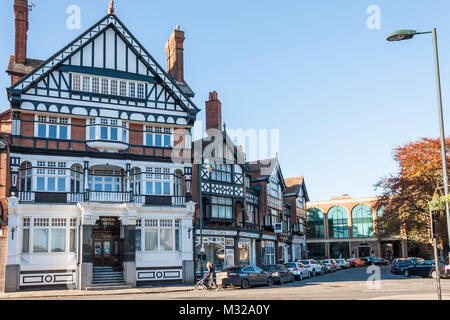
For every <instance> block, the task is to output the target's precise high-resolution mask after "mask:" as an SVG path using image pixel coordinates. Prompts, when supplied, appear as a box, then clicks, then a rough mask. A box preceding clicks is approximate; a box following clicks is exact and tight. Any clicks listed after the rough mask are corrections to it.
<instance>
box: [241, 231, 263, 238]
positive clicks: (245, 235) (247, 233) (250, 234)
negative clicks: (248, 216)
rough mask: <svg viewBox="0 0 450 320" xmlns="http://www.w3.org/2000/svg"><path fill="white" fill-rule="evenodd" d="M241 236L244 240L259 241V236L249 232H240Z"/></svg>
mask: <svg viewBox="0 0 450 320" xmlns="http://www.w3.org/2000/svg"><path fill="white" fill-rule="evenodd" d="M239 236H240V237H242V238H254V239H259V234H257V233H249V232H240V233H239Z"/></svg>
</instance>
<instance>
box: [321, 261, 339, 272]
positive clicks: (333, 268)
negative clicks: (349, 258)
mask: <svg viewBox="0 0 450 320" xmlns="http://www.w3.org/2000/svg"><path fill="white" fill-rule="evenodd" d="M321 262H322V263H323V264H324V265H325V267H326V268H327V270H328V272H336V271H337V267H336V265H335V264H334V262H333V261H332V260H321Z"/></svg>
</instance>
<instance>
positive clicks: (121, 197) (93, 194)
mask: <svg viewBox="0 0 450 320" xmlns="http://www.w3.org/2000/svg"><path fill="white" fill-rule="evenodd" d="M86 201H93V202H131V193H129V192H119V191H87V192H86Z"/></svg>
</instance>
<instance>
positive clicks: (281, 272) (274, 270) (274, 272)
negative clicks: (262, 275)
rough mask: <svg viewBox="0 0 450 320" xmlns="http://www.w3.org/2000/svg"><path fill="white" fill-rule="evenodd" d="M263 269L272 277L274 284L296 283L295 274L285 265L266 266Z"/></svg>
mask: <svg viewBox="0 0 450 320" xmlns="http://www.w3.org/2000/svg"><path fill="white" fill-rule="evenodd" d="M262 269H263V270H264V271H265V272H266V273H267V274H268V276H269V277H272V279H273V283H279V284H283V283H285V282H294V275H293V273H292V272H291V271H290V270H289V269H288V268H287V267H286V266H285V265H283V264H277V265H266V266H263V267H262Z"/></svg>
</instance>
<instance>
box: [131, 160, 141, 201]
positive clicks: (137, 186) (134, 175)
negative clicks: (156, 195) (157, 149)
mask: <svg viewBox="0 0 450 320" xmlns="http://www.w3.org/2000/svg"><path fill="white" fill-rule="evenodd" d="M130 182H131V183H130V186H131V191H132V192H133V194H134V195H140V194H141V169H140V168H138V167H134V168H133V169H131V177H130Z"/></svg>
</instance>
